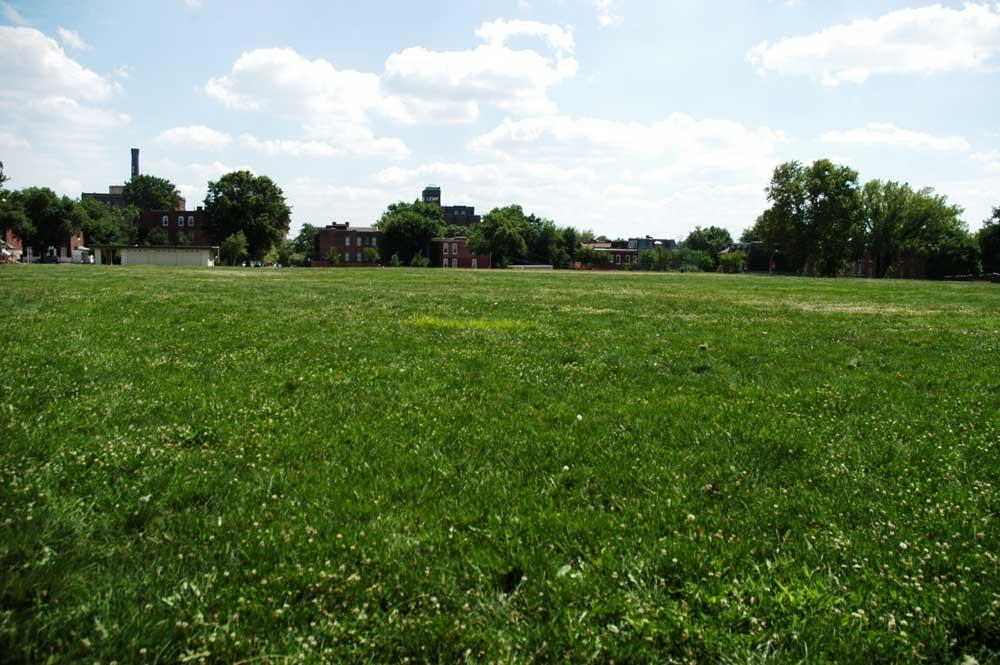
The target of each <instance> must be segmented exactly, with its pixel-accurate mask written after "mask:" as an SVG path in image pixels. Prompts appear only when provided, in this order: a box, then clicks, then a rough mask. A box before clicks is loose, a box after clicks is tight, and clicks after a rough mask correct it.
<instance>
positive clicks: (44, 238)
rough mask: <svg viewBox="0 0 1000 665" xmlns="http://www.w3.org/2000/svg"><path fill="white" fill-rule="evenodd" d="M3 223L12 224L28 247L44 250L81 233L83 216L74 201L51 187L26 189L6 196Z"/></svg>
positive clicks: (1, 215) (1, 213) (0, 213)
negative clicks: (67, 237) (60, 194)
mask: <svg viewBox="0 0 1000 665" xmlns="http://www.w3.org/2000/svg"><path fill="white" fill-rule="evenodd" d="M5 199H6V200H5V201H4V203H3V205H2V207H0V224H3V225H9V226H10V227H11V228H12V229H14V231H15V232H16V233H17V235H18V236H19V237H20V238H21V240H22V241H23V242H24V243H25V245H26V246H29V247H34V248H35V249H36V250H38V251H44V249H45V248H46V247H49V246H54V245H59V244H61V243H63V242H64V241H65V240H66V236H68V235H72V234H74V233H76V232H78V231H79V230H80V228H81V226H82V221H83V220H82V217H81V215H80V213H79V211H78V210H77V203H76V202H75V201H73V199H71V198H69V197H67V196H62V197H60V196H59V195H57V194H56V193H55V192H53V191H52V190H51V189H49V188H48V187H27V188H25V189H22V190H19V191H16V192H10V193H8V194H6V195H5Z"/></svg>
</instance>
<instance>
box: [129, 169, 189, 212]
mask: <svg viewBox="0 0 1000 665" xmlns="http://www.w3.org/2000/svg"><path fill="white" fill-rule="evenodd" d="M122 194H123V195H124V197H125V203H126V204H127V205H130V206H135V207H136V208H138V209H139V210H173V209H174V208H176V207H177V204H178V203H180V196H181V195H180V192H179V191H177V187H175V186H174V183H172V182H170V181H169V180H167V179H166V178H160V177H158V176H155V175H145V174H144V175H136V176H132V179H131V180H129V181H128V182H127V183H126V184H125V189H124V190H122Z"/></svg>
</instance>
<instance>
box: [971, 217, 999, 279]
mask: <svg viewBox="0 0 1000 665" xmlns="http://www.w3.org/2000/svg"><path fill="white" fill-rule="evenodd" d="M977 239H978V240H979V250H980V252H981V253H982V257H983V270H984V271H986V272H988V273H1000V207H997V208H994V209H993V216H992V217H990V218H989V219H987V220H986V221H985V222H983V228H981V229H980V230H979V233H978V234H977Z"/></svg>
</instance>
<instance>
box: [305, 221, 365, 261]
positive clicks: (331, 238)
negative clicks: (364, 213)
mask: <svg viewBox="0 0 1000 665" xmlns="http://www.w3.org/2000/svg"><path fill="white" fill-rule="evenodd" d="M381 246H382V233H381V232H380V231H378V230H377V229H375V228H373V227H370V226H356V227H352V226H351V223H350V222H344V223H342V224H338V223H336V222H334V223H333V224H330V225H329V226H326V227H324V228H322V229H320V230H319V231H317V232H316V236H315V238H313V250H314V253H315V256H316V260H315V261H314V265H318V266H327V265H330V263H329V262H328V261H327V257H328V256H329V255H330V251H331V250H334V251H336V252H337V254H338V256H339V257H340V262H339V265H353V266H373V265H378V264H379V263H380V262H381V259H380V258H379V259H374V260H373V253H372V252H371V251H367V252H366V251H365V250H367V249H369V248H370V249H374V250H375V251H376V252H379V253H380V254H381V249H380V247H381Z"/></svg>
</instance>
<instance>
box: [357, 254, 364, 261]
mask: <svg viewBox="0 0 1000 665" xmlns="http://www.w3.org/2000/svg"><path fill="white" fill-rule="evenodd" d="M358 263H364V257H362V256H361V252H358Z"/></svg>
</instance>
